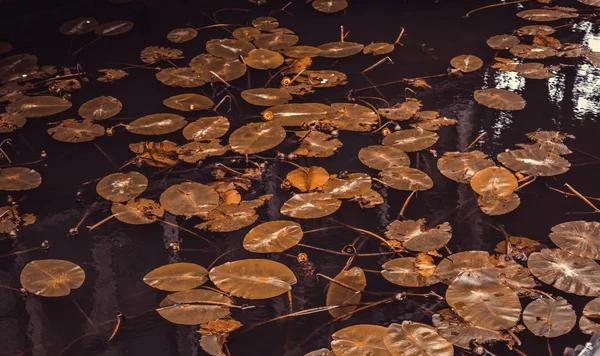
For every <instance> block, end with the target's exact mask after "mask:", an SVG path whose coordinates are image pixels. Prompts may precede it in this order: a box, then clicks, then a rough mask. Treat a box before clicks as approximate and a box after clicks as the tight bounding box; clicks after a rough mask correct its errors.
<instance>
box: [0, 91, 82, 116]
mask: <svg viewBox="0 0 600 356" xmlns="http://www.w3.org/2000/svg"><path fill="white" fill-rule="evenodd" d="M71 105H72V104H71V102H70V101H67V100H65V99H63V98H59V97H56V96H30V97H24V98H23V99H19V100H17V101H15V102H14V103H11V104H10V105H8V106H7V107H6V111H7V112H9V113H14V112H19V113H20V114H21V115H23V116H24V117H26V118H28V119H30V118H34V117H44V116H50V115H55V114H58V113H61V112H63V111H65V110H68V109H70V108H71Z"/></svg>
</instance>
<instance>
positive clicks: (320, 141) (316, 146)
mask: <svg viewBox="0 0 600 356" xmlns="http://www.w3.org/2000/svg"><path fill="white" fill-rule="evenodd" d="M296 136H298V137H300V138H301V139H302V141H301V142H300V147H298V148H297V149H296V150H295V151H294V152H293V153H294V154H297V155H298V156H307V157H329V156H332V155H333V154H334V153H335V152H336V150H337V149H338V148H340V147H342V141H340V140H338V139H337V138H333V136H331V135H328V134H324V133H322V132H320V131H296Z"/></svg>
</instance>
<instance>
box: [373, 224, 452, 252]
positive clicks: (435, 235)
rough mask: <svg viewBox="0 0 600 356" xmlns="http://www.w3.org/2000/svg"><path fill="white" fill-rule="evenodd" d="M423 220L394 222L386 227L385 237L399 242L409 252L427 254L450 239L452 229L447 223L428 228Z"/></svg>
mask: <svg viewBox="0 0 600 356" xmlns="http://www.w3.org/2000/svg"><path fill="white" fill-rule="evenodd" d="M425 223H426V221H425V219H419V220H394V221H393V222H392V223H391V224H389V225H388V226H387V231H386V232H385V236H386V237H387V238H388V239H393V240H397V241H399V242H400V243H401V244H402V246H403V247H404V248H406V249H408V250H411V251H418V252H428V251H433V250H437V249H439V248H442V247H443V246H444V245H446V244H447V243H448V241H450V239H451V238H452V227H451V226H450V224H449V223H447V222H445V223H443V224H440V225H437V226H435V227H432V228H428V227H427V226H426V225H425Z"/></svg>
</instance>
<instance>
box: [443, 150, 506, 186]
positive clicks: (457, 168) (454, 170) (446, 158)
mask: <svg viewBox="0 0 600 356" xmlns="http://www.w3.org/2000/svg"><path fill="white" fill-rule="evenodd" d="M493 166H494V161H492V160H490V159H488V157H487V155H486V154H485V153H483V152H481V151H469V152H446V153H444V155H443V156H442V157H441V158H440V159H439V160H438V161H437V167H438V169H439V170H440V173H442V174H443V175H444V176H446V177H447V178H449V179H452V180H454V181H457V182H459V183H465V184H468V183H469V182H470V181H471V178H472V177H473V176H474V175H475V173H477V172H479V171H481V170H483V169H485V168H489V167H493Z"/></svg>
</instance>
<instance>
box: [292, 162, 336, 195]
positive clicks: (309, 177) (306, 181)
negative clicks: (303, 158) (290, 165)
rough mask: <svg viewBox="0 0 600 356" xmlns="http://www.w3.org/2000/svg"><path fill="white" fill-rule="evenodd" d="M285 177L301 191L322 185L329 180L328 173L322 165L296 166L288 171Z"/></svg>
mask: <svg viewBox="0 0 600 356" xmlns="http://www.w3.org/2000/svg"><path fill="white" fill-rule="evenodd" d="M285 179H287V180H288V181H290V183H291V184H292V186H293V187H295V188H297V189H298V190H299V191H301V192H308V191H311V190H315V189H317V188H319V187H322V186H323V185H324V184H325V183H327V181H328V180H329V173H327V171H326V170H325V168H323V167H318V166H313V167H310V168H298V169H294V170H293V171H291V172H289V173H288V174H287V175H286V177H285Z"/></svg>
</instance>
